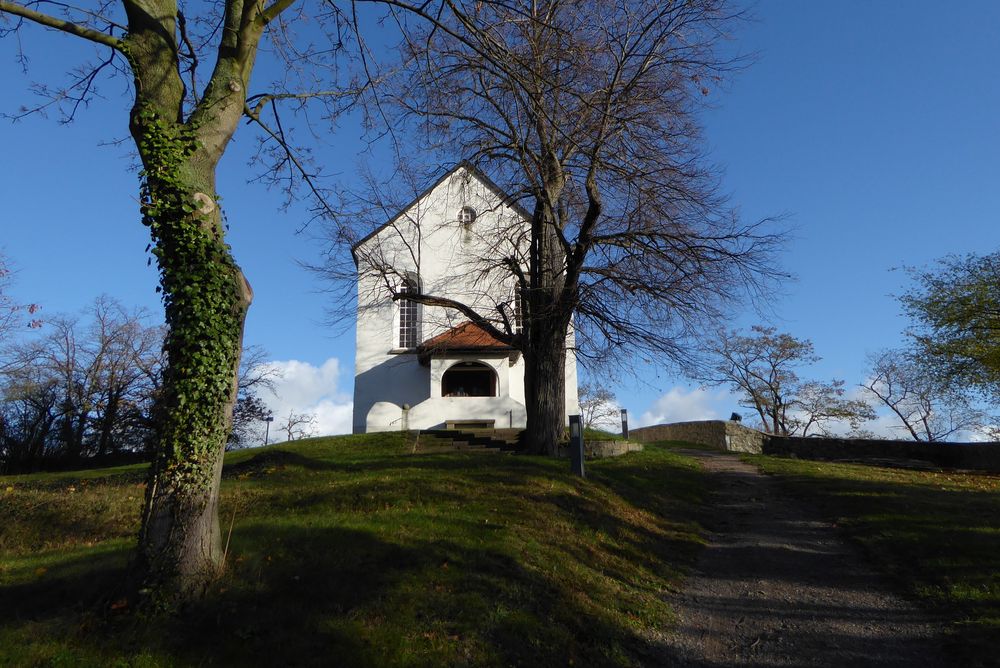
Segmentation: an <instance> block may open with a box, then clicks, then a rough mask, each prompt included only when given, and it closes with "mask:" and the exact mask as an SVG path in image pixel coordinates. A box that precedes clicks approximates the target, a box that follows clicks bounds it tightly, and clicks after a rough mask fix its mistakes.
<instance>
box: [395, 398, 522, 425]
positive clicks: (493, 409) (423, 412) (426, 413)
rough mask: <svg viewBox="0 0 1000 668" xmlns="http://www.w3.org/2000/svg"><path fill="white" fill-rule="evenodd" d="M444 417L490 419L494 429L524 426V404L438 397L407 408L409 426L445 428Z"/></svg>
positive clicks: (508, 401) (500, 400) (448, 418)
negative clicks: (408, 410)
mask: <svg viewBox="0 0 1000 668" xmlns="http://www.w3.org/2000/svg"><path fill="white" fill-rule="evenodd" d="M447 420H493V422H494V426H495V427H496V428H497V429H507V428H508V427H512V428H514V429H523V428H524V426H525V424H527V420H528V417H527V413H526V412H525V409H524V404H522V403H521V402H519V401H514V400H513V399H511V398H510V397H437V398H433V399H428V400H427V401H424V402H422V403H420V404H417V405H416V406H415V407H413V409H411V410H410V415H409V423H410V429H444V427H445V422H446V421H447Z"/></svg>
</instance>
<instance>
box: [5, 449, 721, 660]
mask: <svg viewBox="0 0 1000 668" xmlns="http://www.w3.org/2000/svg"><path fill="white" fill-rule="evenodd" d="M411 440H412V436H410V435H406V434H379V435H367V436H353V437H336V438H325V439H312V440H311V441H302V442H296V443H294V444H286V445H281V446H274V447H270V448H266V449H259V450H254V451H244V452H239V453H234V454H232V455H230V456H228V457H227V465H226V469H225V471H224V479H223V489H222V503H221V511H220V516H221V524H222V529H223V540H224V541H226V542H228V553H227V572H226V574H225V576H224V577H223V579H222V580H221V581H220V582H219V583H218V585H217V587H216V588H215V589H214V590H213V591H212V592H210V594H209V596H208V597H207V598H206V599H205V600H204V601H202V602H200V603H198V604H196V605H193V606H191V607H190V608H189V609H187V610H185V611H184V614H183V615H180V616H175V617H162V616H161V617H155V616H154V617H151V618H144V619H137V618H136V617H135V616H133V615H130V614H123V611H118V612H116V613H114V614H110V615H108V614H106V612H95V610H98V611H102V610H103V611H106V607H107V601H104V606H105V607H104V608H101V607H99V606H98V607H95V606H94V602H95V601H99V600H101V598H102V596H103V597H104V598H107V592H108V591H111V590H113V587H114V586H115V583H116V582H117V581H118V578H120V575H121V573H122V572H123V569H124V567H125V563H126V560H127V558H128V554H129V548H130V546H131V544H132V540H133V537H134V535H135V532H136V531H137V529H138V517H139V515H138V513H139V507H140V505H141V497H142V489H141V488H140V487H139V486H137V483H136V482H135V480H134V476H135V475H136V472H137V470H136V469H134V468H127V469H124V470H122V471H120V472H119V473H117V474H115V475H97V474H94V473H93V472H80V473H78V474H77V475H76V476H75V477H65V476H63V475H62V474H60V475H58V476H52V477H46V476H44V475H40V476H32V477H30V480H29V479H19V478H16V477H8V478H3V479H0V493H2V490H3V489H5V488H6V487H7V486H13V487H14V488H15V491H14V492H12V493H11V495H10V499H4V497H2V496H0V499H4V502H5V503H8V506H6V507H5V509H8V510H9V511H10V512H11V515H10V517H11V518H12V520H11V522H9V523H8V526H6V527H4V533H3V534H2V536H3V542H2V543H0V561H2V563H3V564H4V566H3V570H2V571H0V597H3V599H4V606H2V607H0V610H7V611H8V612H7V613H2V612H0V615H3V617H0V618H2V619H3V622H2V624H0V664H3V665H6V664H8V663H14V664H18V663H28V664H39V663H40V664H46V663H50V664H53V665H59V664H60V663H67V664H69V665H76V664H80V665H88V664H90V665H114V664H116V663H117V664H120V665H155V666H159V665H193V664H197V665H201V664H206V663H209V664H215V665H242V664H248V665H250V664H252V665H279V664H280V665H337V664H339V665H357V666H368V665H370V666H403V665H406V666H410V665H427V666H432V665H434V666H436V665H487V666H489V665H496V666H506V665H566V664H567V663H568V662H570V661H572V662H573V663H574V664H575V665H642V664H643V663H644V661H645V659H644V658H645V657H647V656H648V655H649V654H650V653H651V652H656V651H657V645H656V642H657V638H658V634H660V633H661V632H662V631H663V629H664V628H665V627H666V626H667V625H668V624H669V623H670V622H671V621H672V611H671V610H670V608H669V606H668V605H667V604H666V602H665V600H664V599H665V595H666V594H667V593H668V592H669V591H670V590H671V589H672V588H673V587H675V586H676V584H677V582H678V577H679V574H680V573H681V572H682V571H683V570H684V569H685V568H686V567H687V566H688V565H690V564H691V563H692V561H693V559H694V556H695V554H696V553H697V550H698V549H699V547H700V545H701V539H700V537H699V534H698V526H697V525H696V524H695V523H694V522H693V521H692V520H691V519H690V518H691V517H692V516H693V511H694V508H695V506H696V504H698V503H699V502H700V500H701V498H702V486H703V482H704V481H703V474H702V473H701V471H700V469H699V467H698V466H697V464H696V463H695V462H693V461H692V460H690V459H687V458H685V457H683V456H681V455H679V454H676V453H674V452H671V451H670V450H668V449H666V448H660V447H656V446H652V447H647V449H646V451H645V452H643V453H633V454H630V455H628V456H625V457H621V458H616V459H609V460H602V461H595V462H588V474H589V478H588V479H587V480H581V479H579V478H575V477H573V476H571V475H570V474H569V471H568V469H569V466H568V462H566V461H565V460H553V459H548V458H540V457H529V456H508V455H497V454H477V453H438V454H412V450H413V449H412V442H411ZM85 480H90V481H92V482H87V483H86V484H84V483H83V481H85ZM70 485H72V486H73V487H74V488H75V489H74V491H72V492H68V491H67V487H68V486H70ZM230 526H231V527H232V530H231V535H230ZM46 582H47V583H48V584H46ZM26 611H27V612H28V614H24V613H25V612H26ZM29 619H30V621H28V620H29Z"/></svg>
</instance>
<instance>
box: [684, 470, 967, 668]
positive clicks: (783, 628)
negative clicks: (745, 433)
mask: <svg viewBox="0 0 1000 668" xmlns="http://www.w3.org/2000/svg"><path fill="white" fill-rule="evenodd" d="M687 454H691V455H694V456H697V457H699V458H700V459H701V460H702V462H703V464H704V466H705V468H706V470H708V471H709V472H711V473H713V474H714V475H715V476H716V477H717V478H718V480H717V482H718V486H717V489H716V490H715V492H714V498H713V499H712V502H711V504H709V506H710V510H708V511H707V512H708V515H707V517H706V518H705V519H704V521H705V523H706V525H707V528H708V529H709V530H710V532H711V533H710V534H709V540H710V543H709V545H708V547H707V548H706V549H705V551H704V552H703V553H702V556H701V558H700V560H699V562H698V564H697V566H696V570H695V572H693V573H692V574H691V576H690V577H689V578H688V580H687V581H686V582H685V587H684V590H683V592H681V594H680V595H679V596H678V597H677V600H676V601H675V608H676V609H677V611H678V614H679V615H680V622H679V625H678V628H677V630H676V631H675V633H674V634H673V635H672V637H671V640H670V642H669V647H670V649H669V655H670V658H669V661H668V663H670V664H673V665H685V666H731V665H744V666H849V667H851V668H853V667H856V666H871V665H878V666H951V665H955V664H954V662H953V661H949V660H948V659H947V657H946V654H945V652H944V650H943V649H942V639H941V637H940V635H939V629H940V625H939V624H935V623H934V620H933V619H932V618H931V617H930V616H929V615H928V614H926V613H925V612H923V611H922V610H920V609H918V608H916V607H915V606H914V605H912V604H911V603H909V602H907V601H905V600H903V599H901V598H900V597H898V596H896V595H895V594H893V593H891V592H890V589H889V587H888V586H887V585H886V584H885V582H884V581H883V580H882V579H881V578H879V576H877V575H876V574H875V573H874V572H873V570H872V569H871V568H870V567H869V566H867V565H866V564H865V561H864V559H863V557H862V556H861V554H860V552H859V551H858V550H857V549H856V548H854V547H853V546H851V545H849V544H846V543H845V542H844V541H843V540H841V539H840V538H839V537H838V535H837V533H836V530H835V529H834V528H833V526H831V525H830V524H828V523H826V522H821V521H818V520H817V518H815V517H813V516H811V515H810V513H809V511H808V509H805V508H802V507H801V506H800V505H799V504H798V503H797V502H796V501H795V500H794V499H793V498H790V497H788V496H786V495H785V494H783V493H782V491H781V490H780V489H779V488H778V486H777V483H776V482H775V481H773V480H772V479H770V478H768V477H767V476H765V475H763V474H761V473H760V472H758V471H757V469H756V468H755V467H753V466H751V465H749V464H746V463H743V462H741V461H740V459H739V457H738V456H736V455H732V454H726V453H711V452H700V451H690V452H688V453H687Z"/></svg>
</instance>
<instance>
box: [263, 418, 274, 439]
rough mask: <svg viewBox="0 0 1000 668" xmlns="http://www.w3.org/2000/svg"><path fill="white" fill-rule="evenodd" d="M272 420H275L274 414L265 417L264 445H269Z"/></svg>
mask: <svg viewBox="0 0 1000 668" xmlns="http://www.w3.org/2000/svg"><path fill="white" fill-rule="evenodd" d="M272 422H274V416H273V415H268V416H267V417H266V418H264V445H267V441H268V439H269V438H270V437H271V423H272Z"/></svg>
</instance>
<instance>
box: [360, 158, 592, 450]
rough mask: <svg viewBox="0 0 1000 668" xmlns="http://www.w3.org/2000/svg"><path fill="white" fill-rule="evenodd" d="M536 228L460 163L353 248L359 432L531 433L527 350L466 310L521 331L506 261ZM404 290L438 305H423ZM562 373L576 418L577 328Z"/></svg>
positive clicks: (570, 409) (513, 284)
mask: <svg viewBox="0 0 1000 668" xmlns="http://www.w3.org/2000/svg"><path fill="white" fill-rule="evenodd" d="M529 230H530V217H529V216H528V214H527V212H525V211H524V210H523V209H522V208H521V207H519V206H518V205H517V204H516V203H512V202H511V199H510V198H509V197H507V196H506V195H505V194H504V193H503V192H501V191H500V190H499V188H497V187H496V186H495V185H494V184H493V183H492V182H491V181H490V180H489V179H488V178H487V177H486V176H485V175H483V174H482V173H481V172H479V171H478V170H476V169H475V168H474V167H472V166H471V165H468V164H466V163H462V164H460V165H458V166H457V167H455V168H454V169H452V170H451V171H449V172H448V173H446V174H445V175H444V176H443V177H441V178H440V179H439V180H438V181H437V182H436V183H434V184H433V185H432V186H431V187H430V188H428V189H427V190H426V191H424V192H423V193H422V194H421V195H420V196H418V197H417V198H416V199H415V200H414V201H413V202H411V203H410V204H409V205H408V206H406V207H405V208H404V209H403V210H402V211H401V212H400V213H399V214H398V215H396V216H395V217H393V218H392V219H391V220H389V221H388V222H387V223H385V224H384V225H382V226H381V227H379V228H378V229H376V230H375V231H374V232H373V233H372V234H370V235H368V236H367V237H365V238H364V239H362V240H361V241H359V242H358V243H357V244H355V246H354V260H355V264H356V265H357V269H358V281H357V287H358V299H357V303H358V313H357V347H356V353H355V378H354V420H353V430H354V432H355V433H365V432H374V431H395V430H410V429H443V428H450V427H467V428H472V427H475V428H488V427H494V428H523V427H524V426H525V421H526V413H525V388H524V360H523V358H522V357H521V355H520V352H519V351H518V350H516V349H514V348H512V347H510V346H509V345H507V344H505V343H503V342H501V341H499V340H497V339H496V338H494V337H493V336H492V335H491V334H490V333H489V332H488V331H486V330H485V329H483V328H482V327H480V326H477V325H476V324H474V323H473V322H472V320H471V319H470V313H469V312H468V311H463V309H462V308H461V306H464V307H466V309H469V310H471V311H473V312H474V313H475V314H478V315H479V316H481V317H483V318H486V319H487V320H489V322H490V323H491V324H493V325H494V326H495V327H497V328H498V329H500V330H501V331H508V332H509V331H515V330H516V329H517V328H518V327H520V317H521V309H520V300H519V298H518V296H517V290H516V282H515V281H514V278H513V275H512V273H511V270H510V267H509V263H507V264H506V265H505V263H504V262H503V261H502V260H503V259H504V258H524V255H525V251H526V244H527V243H528V232H529ZM407 293H419V294H421V295H430V296H434V297H435V298H437V299H436V300H435V304H433V305H428V304H422V303H418V302H417V301H414V300H410V299H406V297H405V296H406V294H407ZM394 296H395V297H396V298H395V299H394ZM565 373H566V411H567V415H569V414H571V413H576V412H578V410H579V407H578V397H577V373H576V357H575V354H574V336H573V332H572V330H571V331H569V332H567V335H566V371H565Z"/></svg>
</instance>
